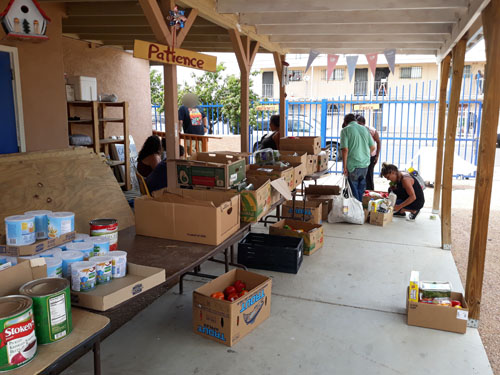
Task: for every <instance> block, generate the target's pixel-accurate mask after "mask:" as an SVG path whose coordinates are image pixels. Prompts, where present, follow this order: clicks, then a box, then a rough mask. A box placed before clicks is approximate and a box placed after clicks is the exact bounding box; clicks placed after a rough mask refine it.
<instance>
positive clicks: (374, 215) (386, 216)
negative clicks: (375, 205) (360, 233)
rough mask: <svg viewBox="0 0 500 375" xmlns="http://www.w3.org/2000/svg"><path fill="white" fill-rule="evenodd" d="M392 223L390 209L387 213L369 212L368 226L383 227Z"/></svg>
mask: <svg viewBox="0 0 500 375" xmlns="http://www.w3.org/2000/svg"><path fill="white" fill-rule="evenodd" d="M391 221H392V209H391V210H390V211H389V212H386V213H381V212H373V211H371V212H370V224H372V225H378V226H379V227H385V226H386V225H387V224H389V223H390V222H391Z"/></svg>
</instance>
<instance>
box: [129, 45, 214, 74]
mask: <svg viewBox="0 0 500 375" xmlns="http://www.w3.org/2000/svg"><path fill="white" fill-rule="evenodd" d="M134 57H138V58H140V59H145V60H151V61H158V62H161V63H164V64H173V65H181V66H186V67H188V68H193V69H200V70H206V71H209V72H215V71H216V68H217V57H215V56H210V55H204V54H202V53H196V52H192V51H188V50H185V49H180V48H175V49H174V48H170V47H169V46H165V45H162V44H158V43H150V42H144V41H142V40H135V41H134Z"/></svg>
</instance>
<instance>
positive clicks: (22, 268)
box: [0, 258, 47, 296]
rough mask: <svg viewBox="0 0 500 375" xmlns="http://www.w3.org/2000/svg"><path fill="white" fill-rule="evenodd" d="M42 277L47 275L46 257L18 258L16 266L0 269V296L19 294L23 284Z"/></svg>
mask: <svg viewBox="0 0 500 375" xmlns="http://www.w3.org/2000/svg"><path fill="white" fill-rule="evenodd" d="M42 277H47V265H46V264H45V259H44V258H35V259H18V263H17V264H16V265H15V266H12V267H9V268H6V269H4V270H2V271H0V296H8V295H14V294H19V288H20V287H21V286H22V285H23V284H26V283H27V282H28V281H32V280H36V279H41V278H42Z"/></svg>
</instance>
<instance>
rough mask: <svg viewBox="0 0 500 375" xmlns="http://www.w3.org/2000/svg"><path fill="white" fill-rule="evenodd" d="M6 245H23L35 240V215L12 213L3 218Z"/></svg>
mask: <svg viewBox="0 0 500 375" xmlns="http://www.w3.org/2000/svg"><path fill="white" fill-rule="evenodd" d="M5 233H6V235H7V245H15V246H24V245H31V244H33V243H35V241H36V234H35V216H33V215H14V216H8V217H6V218H5Z"/></svg>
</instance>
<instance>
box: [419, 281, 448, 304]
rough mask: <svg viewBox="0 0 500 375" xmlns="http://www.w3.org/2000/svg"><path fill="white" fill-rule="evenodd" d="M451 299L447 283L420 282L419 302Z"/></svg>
mask: <svg viewBox="0 0 500 375" xmlns="http://www.w3.org/2000/svg"><path fill="white" fill-rule="evenodd" d="M450 297H451V283H449V282H447V281H422V282H421V283H420V300H424V299H435V298H448V299H450Z"/></svg>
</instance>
